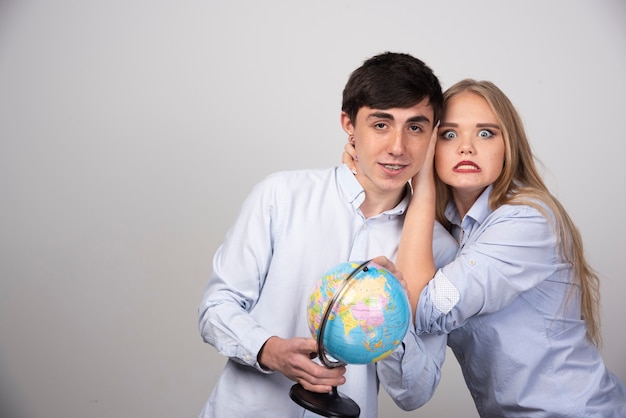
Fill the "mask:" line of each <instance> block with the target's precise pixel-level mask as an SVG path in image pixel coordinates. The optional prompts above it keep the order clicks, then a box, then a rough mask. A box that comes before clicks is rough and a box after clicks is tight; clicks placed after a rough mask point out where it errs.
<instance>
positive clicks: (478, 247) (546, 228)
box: [416, 205, 568, 333]
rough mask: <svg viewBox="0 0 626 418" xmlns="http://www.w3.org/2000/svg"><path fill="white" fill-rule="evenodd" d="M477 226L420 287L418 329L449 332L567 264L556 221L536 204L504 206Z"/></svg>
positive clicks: (506, 302) (505, 304)
mask: <svg viewBox="0 0 626 418" xmlns="http://www.w3.org/2000/svg"><path fill="white" fill-rule="evenodd" d="M475 228H476V230H475V231H472V233H471V236H470V237H469V238H468V239H467V241H466V243H465V245H464V246H463V247H462V248H461V250H460V252H459V255H458V257H457V258H456V259H454V260H453V261H452V262H451V263H449V264H448V265H446V266H444V267H443V268H442V269H440V270H439V271H438V272H437V274H436V276H435V278H434V279H432V280H431V281H430V282H429V283H428V285H427V286H426V287H425V288H424V290H423V291H422V294H421V295H420V299H419V303H418V308H417V314H416V328H417V331H418V333H421V332H426V333H439V332H444V333H449V332H450V331H452V330H453V329H456V328H458V327H461V326H462V325H463V324H464V323H465V322H466V321H467V320H468V319H469V318H471V317H474V316H477V315H482V314H487V313H492V312H496V311H498V310H500V309H502V308H503V307H505V306H507V305H508V304H509V303H511V301H513V300H514V299H515V298H516V297H517V296H519V295H520V294H521V293H523V292H525V291H527V290H529V289H531V288H533V287H535V286H537V285H538V284H539V283H541V282H542V281H543V280H546V279H547V278H549V277H550V276H551V275H552V274H553V273H554V272H555V271H556V270H558V269H562V268H568V266H567V265H566V264H565V263H564V262H563V260H561V257H560V256H559V249H558V245H557V241H556V236H555V230H554V227H553V223H552V222H550V221H549V220H548V219H547V218H546V217H545V216H544V215H543V214H542V213H540V212H539V211H538V210H537V209H535V208H533V207H530V206H523V205H506V206H502V207H500V208H498V209H497V210H496V211H494V212H493V213H492V214H491V215H490V216H489V217H488V218H487V219H486V220H485V221H484V223H483V224H482V225H480V226H476V227H475Z"/></svg>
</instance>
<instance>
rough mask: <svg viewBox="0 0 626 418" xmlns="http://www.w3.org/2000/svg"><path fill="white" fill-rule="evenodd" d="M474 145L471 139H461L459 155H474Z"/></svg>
mask: <svg viewBox="0 0 626 418" xmlns="http://www.w3.org/2000/svg"><path fill="white" fill-rule="evenodd" d="M474 151H475V150H474V144H473V142H472V140H471V139H469V138H466V139H461V142H460V143H459V153H460V154H461V155H471V154H474Z"/></svg>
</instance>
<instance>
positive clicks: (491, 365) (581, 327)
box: [344, 80, 626, 418]
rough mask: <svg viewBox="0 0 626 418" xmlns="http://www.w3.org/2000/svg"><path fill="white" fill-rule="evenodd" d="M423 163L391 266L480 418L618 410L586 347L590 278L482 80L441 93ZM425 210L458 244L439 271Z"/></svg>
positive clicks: (623, 406)
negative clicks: (428, 166) (453, 364)
mask: <svg viewBox="0 0 626 418" xmlns="http://www.w3.org/2000/svg"><path fill="white" fill-rule="evenodd" d="M346 151H348V152H349V153H354V151H353V150H351V149H350V148H349V147H347V148H346ZM344 161H346V158H345V157H344ZM356 164H357V166H356V168H355V169H356V170H358V162H357V163H356ZM434 164H435V171H436V175H435V176H434V177H435V178H434V181H433V174H432V170H431V171H430V173H431V175H430V176H424V174H425V173H427V172H428V171H427V170H425V169H422V170H421V173H422V174H421V177H416V178H414V179H413V182H414V195H413V198H412V201H411V204H410V206H409V209H408V212H407V215H406V219H405V223H404V227H403V233H402V241H401V243H400V248H399V251H398V257H397V261H396V265H397V267H398V269H399V270H400V271H402V273H403V275H404V278H405V280H406V282H407V283H409V285H410V291H411V296H412V299H411V301H412V304H413V308H414V309H415V311H416V314H415V326H416V331H417V333H418V334H420V333H444V334H448V346H450V347H451V348H452V350H453V352H454V354H455V356H456V358H457V360H458V361H459V363H460V365H461V368H462V370H463V375H464V377H465V381H466V383H467V386H468V388H469V390H470V392H471V394H472V397H473V399H474V401H475V403H476V407H477V409H478V412H479V414H480V415H481V416H483V417H495V416H504V417H552V418H553V417H568V418H572V417H600V416H601V417H622V418H623V417H626V390H625V389H624V385H623V383H622V382H620V380H619V379H618V378H617V377H616V376H615V375H613V374H612V373H610V372H609V371H608V370H607V369H606V367H605V365H604V363H603V360H602V358H601V355H600V353H599V351H598V349H597V346H598V344H599V342H600V329H599V325H598V323H599V318H598V293H599V283H598V276H597V275H596V273H595V272H594V271H593V270H592V269H591V268H590V266H589V265H588V264H587V262H586V260H585V256H584V252H583V247H582V240H581V236H580V234H579V232H578V231H577V229H576V227H575V226H574V224H573V223H572V220H571V219H570V217H569V216H568V214H567V212H566V211H565V209H564V208H563V207H562V206H561V204H560V203H559V202H558V200H557V199H556V198H555V197H554V196H552V194H550V192H549V191H548V189H547V187H546V186H545V184H544V182H543V181H542V179H541V177H540V175H539V174H538V171H537V169H536V167H535V163H534V161H533V155H532V152H531V149H530V145H529V143H528V140H527V138H526V134H525V132H524V128H523V126H522V122H521V120H520V117H519V115H518V114H517V112H516V110H515V108H514V107H513V105H512V104H511V102H510V101H509V99H508V98H507V97H506V96H505V95H504V93H503V92H502V91H501V90H500V89H499V88H498V87H496V86H495V85H494V84H493V83H491V82H486V81H474V80H463V81H461V82H459V83H457V84H455V85H454V86H452V87H450V88H449V89H448V90H447V91H446V92H445V93H444V113H443V118H442V119H441V122H440V125H439V128H438V137H437V142H436V146H435V157H434ZM418 176H419V175H418ZM435 190H436V193H435ZM435 195H436V202H435ZM435 217H436V219H437V220H438V221H439V222H440V223H442V224H444V225H445V226H446V227H447V228H448V230H449V231H450V233H451V234H452V235H453V236H454V238H456V240H457V242H458V244H459V247H458V252H457V256H456V258H455V260H454V261H453V262H451V263H450V264H448V265H446V266H444V267H443V268H441V269H439V270H438V271H436V270H435V267H434V264H433V260H432V252H431V250H430V248H431V247H432V245H431V242H430V240H431V239H432V236H430V235H429V233H428V231H429V230H432V224H433V220H434V219H433V218H435Z"/></svg>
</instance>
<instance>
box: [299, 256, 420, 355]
mask: <svg viewBox="0 0 626 418" xmlns="http://www.w3.org/2000/svg"><path fill="white" fill-rule="evenodd" d="M361 265H362V262H346V263H342V264H339V265H337V266H335V267H333V268H332V269H330V270H329V271H328V272H326V273H325V274H324V275H323V276H322V277H321V278H320V279H319V280H318V281H317V283H316V284H315V287H314V289H313V291H312V292H311V295H310V297H309V303H308V305H307V314H308V322H309V329H310V330H311V334H312V335H313V337H314V338H316V339H317V338H318V334H319V331H320V326H321V322H322V318H323V317H324V313H325V310H326V309H327V307H328V305H329V303H330V301H331V299H332V298H333V296H334V295H335V293H336V292H338V291H339V289H340V288H341V286H342V284H343V283H344V282H345V281H346V280H347V279H348V277H349V276H350V274H351V273H352V272H353V271H354V270H355V269H357V268H359V266H361ZM410 317H411V306H410V304H409V300H408V297H407V295H406V292H405V290H404V288H403V287H402V285H401V284H400V282H399V281H398V279H396V277H395V276H393V275H392V274H391V273H390V272H389V271H388V270H387V269H385V268H383V267H381V266H379V265H378V264H375V263H373V262H371V261H370V262H369V263H368V264H367V265H366V267H365V268H362V269H361V270H360V271H358V272H357V273H356V274H355V275H354V276H353V277H352V278H351V279H350V280H349V281H348V283H347V285H346V287H345V289H344V290H343V292H342V294H341V297H340V298H339V299H338V300H337V301H336V302H335V303H334V305H333V306H332V307H331V312H330V313H329V317H328V321H327V323H326V326H325V328H324V338H323V345H324V349H325V352H326V353H328V354H329V355H330V356H332V357H333V358H334V359H336V360H338V361H341V362H344V363H349V364H368V363H372V362H376V361H379V360H382V359H383V358H385V357H387V356H388V355H389V354H391V353H392V352H393V350H394V349H395V348H396V347H397V346H398V345H399V344H400V343H401V342H402V339H403V338H404V336H405V335H406V332H407V330H408V327H409V323H410Z"/></svg>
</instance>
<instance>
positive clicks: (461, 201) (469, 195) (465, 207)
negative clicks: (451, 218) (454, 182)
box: [452, 188, 485, 220]
mask: <svg viewBox="0 0 626 418" xmlns="http://www.w3.org/2000/svg"><path fill="white" fill-rule="evenodd" d="M484 191H485V189H484V188H483V189H481V190H478V191H476V190H473V191H471V192H462V191H459V190H455V189H452V197H453V198H454V204H455V205H456V210H457V211H458V212H459V215H460V217H461V220H462V219H463V218H464V217H465V215H467V212H469V210H470V209H471V207H472V206H473V205H474V203H475V202H476V200H478V197H479V196H480V195H481V193H482V192H484Z"/></svg>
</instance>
